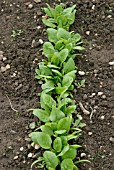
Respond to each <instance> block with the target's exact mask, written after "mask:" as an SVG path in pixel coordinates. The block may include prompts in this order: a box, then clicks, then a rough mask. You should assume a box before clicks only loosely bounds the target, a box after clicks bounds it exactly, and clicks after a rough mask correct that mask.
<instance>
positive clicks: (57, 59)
mask: <svg viewBox="0 0 114 170" xmlns="http://www.w3.org/2000/svg"><path fill="white" fill-rule="evenodd" d="M59 62H60V59H59V56H58V52H55V53H54V55H53V56H52V58H51V63H53V64H54V65H56V66H58V64H59Z"/></svg>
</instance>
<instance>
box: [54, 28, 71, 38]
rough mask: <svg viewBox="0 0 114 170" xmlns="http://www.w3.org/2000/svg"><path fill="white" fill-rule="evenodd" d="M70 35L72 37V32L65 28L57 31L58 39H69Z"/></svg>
mask: <svg viewBox="0 0 114 170" xmlns="http://www.w3.org/2000/svg"><path fill="white" fill-rule="evenodd" d="M70 37H71V33H70V32H68V31H66V30H65V29H63V28H59V29H58V31H57V39H58V40H60V39H66V40H68V39H69V38H70Z"/></svg>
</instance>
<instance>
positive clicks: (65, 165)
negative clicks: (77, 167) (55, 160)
mask: <svg viewBox="0 0 114 170" xmlns="http://www.w3.org/2000/svg"><path fill="white" fill-rule="evenodd" d="M73 167H74V164H73V161H72V159H64V160H63V161H62V163H61V170H73Z"/></svg>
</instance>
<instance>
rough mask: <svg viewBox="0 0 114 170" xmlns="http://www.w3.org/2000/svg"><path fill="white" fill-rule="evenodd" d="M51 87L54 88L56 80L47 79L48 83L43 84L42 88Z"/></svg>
mask: <svg viewBox="0 0 114 170" xmlns="http://www.w3.org/2000/svg"><path fill="white" fill-rule="evenodd" d="M50 88H54V82H53V81H52V80H47V79H46V83H45V84H43V85H42V89H43V90H45V89H50Z"/></svg>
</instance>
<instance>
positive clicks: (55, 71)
mask: <svg viewBox="0 0 114 170" xmlns="http://www.w3.org/2000/svg"><path fill="white" fill-rule="evenodd" d="M52 72H54V73H56V74H57V75H59V76H60V77H62V74H61V73H60V72H59V71H58V70H55V69H52Z"/></svg>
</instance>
